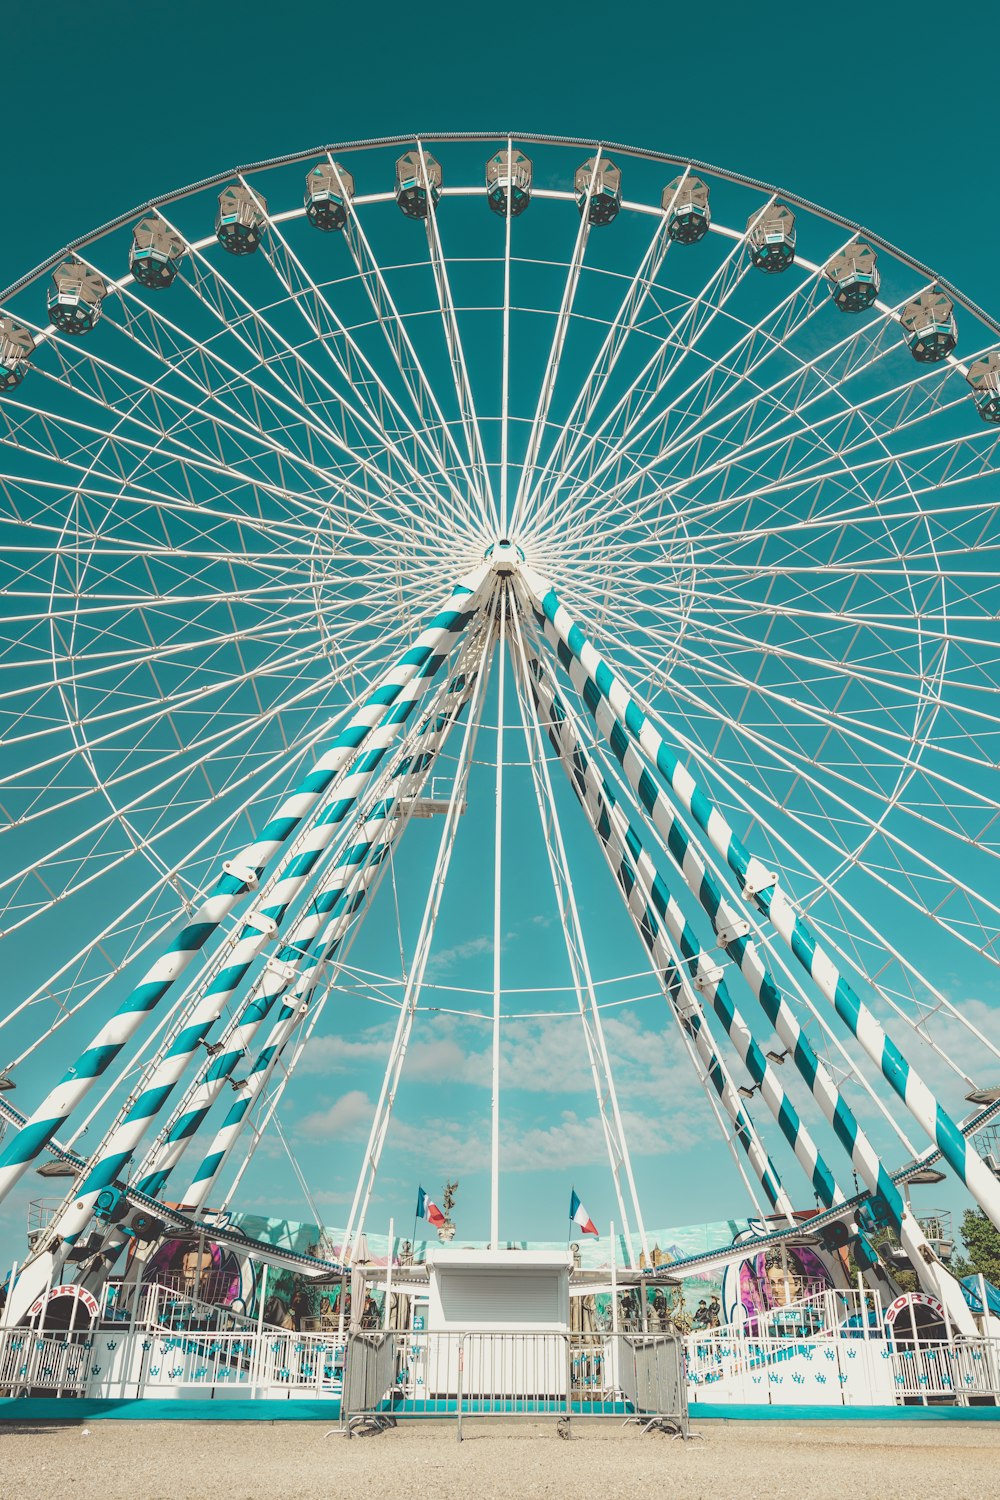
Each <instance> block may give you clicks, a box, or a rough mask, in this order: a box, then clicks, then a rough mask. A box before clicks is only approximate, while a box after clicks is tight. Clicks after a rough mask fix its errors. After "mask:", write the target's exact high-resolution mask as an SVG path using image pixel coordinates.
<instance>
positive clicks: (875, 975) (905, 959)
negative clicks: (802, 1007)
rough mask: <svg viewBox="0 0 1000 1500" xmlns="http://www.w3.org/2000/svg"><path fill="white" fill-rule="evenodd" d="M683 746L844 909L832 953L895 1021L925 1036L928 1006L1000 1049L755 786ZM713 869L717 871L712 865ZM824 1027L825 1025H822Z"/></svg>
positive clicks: (829, 842) (792, 818)
mask: <svg viewBox="0 0 1000 1500" xmlns="http://www.w3.org/2000/svg"><path fill="white" fill-rule="evenodd" d="M684 746H685V749H686V750H687V752H688V753H689V754H690V755H691V756H692V757H693V758H695V759H697V761H698V762H699V763H700V765H701V768H702V770H703V771H705V772H706V774H707V775H709V776H710V777H711V779H712V780H713V781H714V782H716V783H717V784H718V785H720V786H721V787H722V788H723V789H724V791H725V792H726V794H727V795H728V796H729V797H731V798H732V799H733V801H734V803H735V804H736V805H737V806H738V807H739V808H740V809H741V810H742V811H743V812H744V813H745V814H746V815H747V816H748V818H749V819H750V820H751V821H752V823H753V824H754V825H758V826H759V827H760V828H761V830H762V831H763V832H764V834H765V835H766V837H767V838H768V839H769V840H770V841H771V843H772V846H773V847H774V849H775V850H783V851H784V852H785V854H786V855H787V856H788V857H789V859H790V860H791V863H792V865H793V866H796V867H799V868H801V870H802V871H803V873H804V875H805V876H806V877H807V878H808V879H809V880H810V881H811V882H813V883H814V884H815V886H816V888H817V889H818V890H821V891H822V892H823V893H824V894H825V896H826V897H827V898H828V900H829V902H830V903H831V904H832V906H833V908H835V909H842V910H843V911H844V912H846V913H847V919H848V921H849V924H850V925H847V922H845V925H844V926H843V927H842V929H841V930H842V932H843V933H844V935H845V937H846V938H847V940H848V942H849V943H851V944H852V945H853V951H852V952H848V951H847V950H846V949H845V947H844V946H843V945H838V943H837V941H836V940H835V939H832V940H831V941H832V943H833V946H834V947H835V949H836V952H837V953H838V956H839V957H841V958H843V959H844V960H845V961H846V962H847V963H848V964H850V965H851V967H852V968H854V970H855V972H856V973H857V974H858V975H859V977H860V978H861V979H862V980H864V981H865V982H866V983H867V984H868V985H869V986H870V987H871V989H872V990H873V992H875V993H876V994H878V995H880V996H881V997H882V998H883V999H884V1000H885V1001H886V1003H887V1004H888V1005H889V1006H890V1008H891V1009H892V1010H893V1011H894V1013H895V1014H897V1015H898V1016H899V1017H900V1019H902V1020H905V1021H906V1024H907V1025H908V1026H909V1027H911V1028H912V1029H914V1030H917V1031H918V1033H919V1034H920V1035H921V1036H922V1037H923V1038H924V1039H926V1040H930V1038H929V1034H928V1033H927V1031H926V1026H925V1020H926V1017H925V1015H924V1012H925V1011H926V1010H931V1011H932V1012H937V1011H941V1012H943V1013H947V1014H948V1015H949V1016H951V1017H952V1019H954V1020H956V1021H958V1022H959V1023H960V1024H961V1025H962V1026H963V1028H964V1029H965V1030H966V1031H968V1032H969V1034H970V1035H971V1036H973V1037H974V1038H975V1040H976V1041H977V1042H978V1043H980V1044H981V1045H983V1046H985V1047H986V1048H987V1049H988V1050H989V1051H990V1052H992V1053H993V1054H994V1055H997V1056H1000V1048H998V1046H997V1044H996V1042H994V1041H990V1040H989V1039H988V1038H987V1037H986V1036H985V1035H984V1034H983V1032H982V1031H981V1029H980V1028H979V1027H977V1026H976V1025H975V1024H974V1023H973V1022H972V1021H971V1020H970V1018H969V1017H968V1016H967V1015H966V1014H965V1013H964V1012H963V1011H962V1010H961V1008H960V1007H958V1006H956V1005H954V1003H953V1002H952V1001H951V1000H950V999H949V998H948V996H947V995H946V994H945V993H944V992H943V991H942V990H941V989H940V988H939V987H937V986H936V985H935V984H934V983H933V981H932V980H931V979H930V978H929V976H928V975H927V974H926V973H924V972H923V971H922V970H921V969H920V967H919V966H918V965H917V964H916V963H915V962H914V960H913V958H912V956H910V955H908V954H907V953H905V952H904V951H903V950H901V949H900V948H898V947H897V946H896V945H895V944H894V943H893V941H892V939H891V938H890V937H889V936H888V935H887V933H886V931H885V930H884V928H882V927H878V926H876V925H875V924H874V923H873V922H872V921H871V918H870V917H869V916H868V915H866V913H865V912H864V910H863V909H862V908H860V907H859V906H857V905H856V904H853V903H852V902H851V901H850V899H849V898H848V897H847V896H845V894H844V893H843V891H842V890H841V889H840V887H839V885H837V884H836V883H835V881H834V880H832V879H831V877H830V874H829V872H824V871H823V870H821V869H820V868H819V867H818V866H817V865H816V864H814V863H811V862H810V861H809V859H808V857H807V856H806V855H805V854H804V852H803V846H802V844H801V843H800V842H799V841H797V840H795V839H794V838H793V837H791V836H790V834H789V832H785V833H782V831H781V824H780V822H779V821H769V820H768V819H767V818H766V817H762V816H761V814H760V804H759V788H758V787H757V786H755V785H753V784H752V783H750V782H749V781H748V780H747V779H746V778H745V777H743V776H741V775H740V774H739V773H738V772H735V771H733V770H732V769H731V768H728V769H726V770H722V768H721V767H720V766H719V764H718V761H717V760H716V759H714V758H709V757H707V756H706V755H705V753H704V751H703V749H702V748H701V747H700V746H699V745H698V744H697V743H696V742H695V741H693V740H690V739H686V740H685V741H684ZM780 812H781V814H782V816H783V818H784V819H785V820H786V821H787V822H788V823H789V824H790V825H797V826H798V827H799V828H800V829H801V830H802V831H803V832H805V833H807V834H808V835H810V837H811V836H812V835H813V834H814V833H815V830H814V829H813V828H812V827H811V825H809V824H807V823H806V821H805V820H804V819H802V818H801V817H800V816H799V815H798V814H797V813H796V812H795V811H794V810H793V809H791V808H782V809H780ZM816 836H817V838H818V839H819V842H820V843H821V844H823V845H825V846H826V847H827V848H829V849H830V850H831V851H832V852H833V853H834V854H835V855H839V854H840V853H841V851H840V849H839V847H838V846H837V844H836V843H835V841H834V840H833V839H831V838H829V837H826V836H824V835H822V834H817V835H816ZM716 869H717V872H718V867H717V866H716ZM868 873H869V874H870V875H871V876H872V878H873V879H875V880H878V881H880V883H882V884H886V883H887V882H886V881H885V879H884V877H883V876H882V875H881V873H880V872H878V871H876V870H869V871H868ZM814 904H815V903H814V902H813V903H810V905H814ZM911 904H913V903H911ZM824 923H825V925H826V926H827V927H828V926H829V917H826V918H824ZM755 926H758V927H759V923H756V922H755ZM860 931H864V932H866V933H867V934H868V935H869V939H870V943H871V950H872V956H873V962H872V963H871V964H866V963H865V962H864V961H862V960H860V959H859V955H858V950H857V937H858V934H859V932H860ZM760 940H761V941H765V940H766V943H767V945H768V946H769V947H770V949H771V951H772V953H775V952H776V951H777V950H776V947H775V943H774V938H773V935H771V934H765V933H763V931H762V932H761V935H760ZM887 954H888V955H890V957H891V959H892V961H893V962H894V963H895V964H897V965H898V967H899V968H900V969H901V970H902V971H903V972H904V973H905V974H907V976H909V978H910V980H911V982H912V985H913V992H912V995H911V1008H910V1010H909V1012H907V1010H906V1009H905V1007H903V1006H901V1005H900V1004H899V1003H898V1002H896V1001H895V1000H894V999H893V998H892V997H891V996H890V995H889V994H888V992H887V990H886V988H885V983H884V979H883V977H882V976H883V971H884V967H885V963H886V955H887ZM785 967H786V969H787V965H785ZM798 988H799V989H800V992H801V993H802V996H803V1000H804V1001H805V1002H806V1003H807V1004H809V1005H810V1007H811V1006H812V1004H813V1002H812V1001H811V1000H809V999H808V997H807V996H806V994H805V992H804V990H801V986H798ZM918 995H922V996H926V997H929V998H928V999H926V1000H923V1001H921V1002H918V999H917V996H918ZM824 1029H826V1026H825V1024H824ZM828 1034H829V1032H828ZM935 1050H939V1051H940V1050H941V1049H937V1048H936V1049H935ZM941 1055H942V1056H943V1057H945V1059H946V1060H947V1062H948V1065H949V1067H950V1068H951V1069H952V1070H953V1071H954V1072H956V1074H957V1075H958V1076H960V1077H961V1078H963V1080H965V1081H970V1080H968V1078H967V1074H966V1073H965V1072H964V1071H963V1070H962V1068H961V1067H960V1066H959V1065H958V1064H957V1063H956V1062H955V1061H954V1060H953V1059H952V1058H950V1056H948V1054H946V1053H943V1052H942V1053H941ZM861 1076H862V1075H859V1078H860V1077H861Z"/></svg>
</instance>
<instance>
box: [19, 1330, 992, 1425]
mask: <svg viewBox="0 0 1000 1500" xmlns="http://www.w3.org/2000/svg"><path fill="white" fill-rule="evenodd" d="M345 1358H346V1369H345ZM342 1386H343V1388H344V1401H343V1409H342V1420H343V1422H344V1423H345V1424H346V1425H347V1429H348V1430H350V1425H351V1424H352V1422H357V1421H361V1422H363V1423H365V1422H371V1421H376V1422H377V1421H380V1420H394V1419H396V1418H399V1417H419V1416H442V1415H451V1416H455V1417H456V1418H457V1421H458V1427H459V1436H461V1422H462V1418H463V1416H467V1417H468V1416H476V1417H480V1416H482V1417H499V1416H505V1417H517V1416H525V1417H532V1416H533V1417H538V1416H552V1417H555V1418H557V1419H561V1420H564V1421H568V1420H569V1419H570V1418H572V1417H580V1416H595V1417H617V1418H618V1419H619V1420H634V1421H638V1422H642V1423H644V1424H656V1425H660V1424H665V1425H669V1426H672V1427H675V1428H677V1429H678V1430H681V1431H683V1430H684V1429H685V1426H686V1423H687V1403H688V1400H689V1399H690V1401H691V1403H692V1409H693V1411H694V1412H695V1413H697V1411H698V1408H699V1406H700V1405H704V1404H706V1403H711V1404H719V1403H722V1404H726V1403H729V1404H733V1403H756V1404H769V1405H773V1406H782V1405H802V1404H810V1403H812V1404H818V1405H848V1406H864V1405H868V1406H892V1405H894V1404H899V1405H915V1404H922V1405H930V1404H937V1405H940V1404H948V1405H959V1406H966V1405H981V1404H993V1405H997V1404H1000V1339H988V1338H979V1339H964V1340H955V1341H954V1342H953V1343H950V1344H949V1343H946V1342H944V1341H933V1342H927V1341H920V1340H918V1341H916V1342H903V1341H901V1340H897V1341H893V1340H890V1339H885V1338H866V1337H863V1336H858V1335H857V1334H855V1335H854V1336H853V1337H847V1338H831V1337H817V1338H812V1339H793V1338H754V1337H748V1336H746V1335H739V1334H736V1335H733V1334H731V1333H716V1334H704V1335H703V1334H695V1335H692V1336H690V1337H689V1338H688V1339H687V1340H686V1341H684V1348H683V1357H682V1345H681V1341H680V1340H679V1339H677V1338H675V1337H673V1336H670V1335H659V1334H650V1335H642V1334H615V1335H611V1334H605V1333H597V1334H565V1333H536V1332H532V1333H524V1332H516V1333H423V1332H421V1333H397V1332H386V1333H361V1332H356V1333H352V1334H350V1335H349V1337H348V1340H347V1345H346V1348H345V1344H344V1342H343V1340H340V1339H338V1337H337V1336H336V1335H335V1334H328V1335H324V1334H312V1333H293V1332H290V1331H287V1330H284V1329H273V1328H265V1329H263V1330H262V1331H261V1332H259V1333H258V1332H257V1331H256V1330H254V1331H243V1332H236V1331H229V1332H220V1331H218V1330H208V1331H205V1330H201V1331H191V1330H173V1331H171V1330H168V1329H162V1328H161V1329H156V1328H142V1327H139V1328H131V1327H122V1328H118V1329H116V1328H114V1327H112V1326H108V1325H107V1324H105V1325H104V1326H103V1327H97V1328H94V1329H82V1328H80V1329H77V1330H76V1331H72V1332H70V1331H66V1332H63V1331H60V1330H56V1329H52V1330H49V1329H45V1330H44V1331H43V1332H41V1333H39V1332H37V1331H36V1330H33V1329H31V1328H11V1329H0V1396H3V1397H6V1396H26V1395H32V1394H44V1395H55V1396H66V1397H71V1396H81V1395H88V1396H97V1397H106V1398H112V1399H134V1398H142V1397H144V1396H155V1397H162V1396H165V1395H168V1394H183V1395H186V1396H200V1397H213V1398H215V1399H223V1398H225V1397H227V1396H228V1397H232V1396H239V1397H243V1398H244V1399H253V1398H257V1397H271V1398H273V1397H276V1396H278V1397H287V1398H296V1397H313V1398H329V1399H331V1400H332V1401H334V1402H336V1400H337V1398H338V1397H339V1396H340V1394H341V1388H342ZM334 1411H336V1406H334Z"/></svg>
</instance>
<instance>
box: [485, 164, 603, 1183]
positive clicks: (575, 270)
mask: <svg viewBox="0 0 1000 1500" xmlns="http://www.w3.org/2000/svg"><path fill="white" fill-rule="evenodd" d="M601 152H602V148H601V146H600V145H598V147H597V149H596V150H595V152H594V156H593V159H592V166H591V171H590V179H589V181H588V183H587V188H586V192H585V194H584V198H583V202H582V203H581V204H580V223H579V227H578V229H577V232H576V240H575V243H574V246H573V254H572V256H571V258H570V262H569V266H568V268H567V271H566V280H565V283H564V285H563V291H562V300H561V302H560V304H559V311H558V312H557V313H556V318H555V328H554V329H553V333H552V342H551V344H550V345H549V352H548V357H547V359H546V362H545V369H544V371H543V373H542V379H541V384H540V386H539V390H538V401H537V403H536V405H535V414H534V416H533V417H532V419H531V428H530V430H529V433H528V445H527V449H526V451H525V455H524V459H523V461H522V463H521V466H520V473H519V476H518V481H517V493H516V495H515V497H514V509H513V513H512V516H511V529H512V530H513V531H516V530H517V529H518V523H519V522H520V520H521V519H522V516H523V515H524V513H525V511H526V509H527V504H528V500H529V494H530V493H532V482H533V481H534V479H535V474H536V469H537V466H538V459H539V454H540V451H541V446H542V441H543V438H544V436H545V429H546V426H547V423H548V419H549V411H550V409H551V406H552V398H553V396H554V394H555V387H556V381H557V379H558V377H559V366H560V362H561V360H562V352H563V346H564V345H565V342H566V335H567V333H568V332H569V327H570V321H571V319H572V316H573V305H574V302H575V301H576V290H577V287H578V286H579V283H580V273H581V271H582V270H583V260H584V256H585V254H586V250H587V240H588V238H589V237H590V229H591V223H590V205H591V199H592V198H593V195H594V190H595V188H596V186H597V182H598V176H599V173H600V167H601ZM544 472H545V471H544V470H543V471H542V476H540V479H539V482H541V477H543V476H544ZM622 1211H623V1212H624V1209H623V1210H622Z"/></svg>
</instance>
